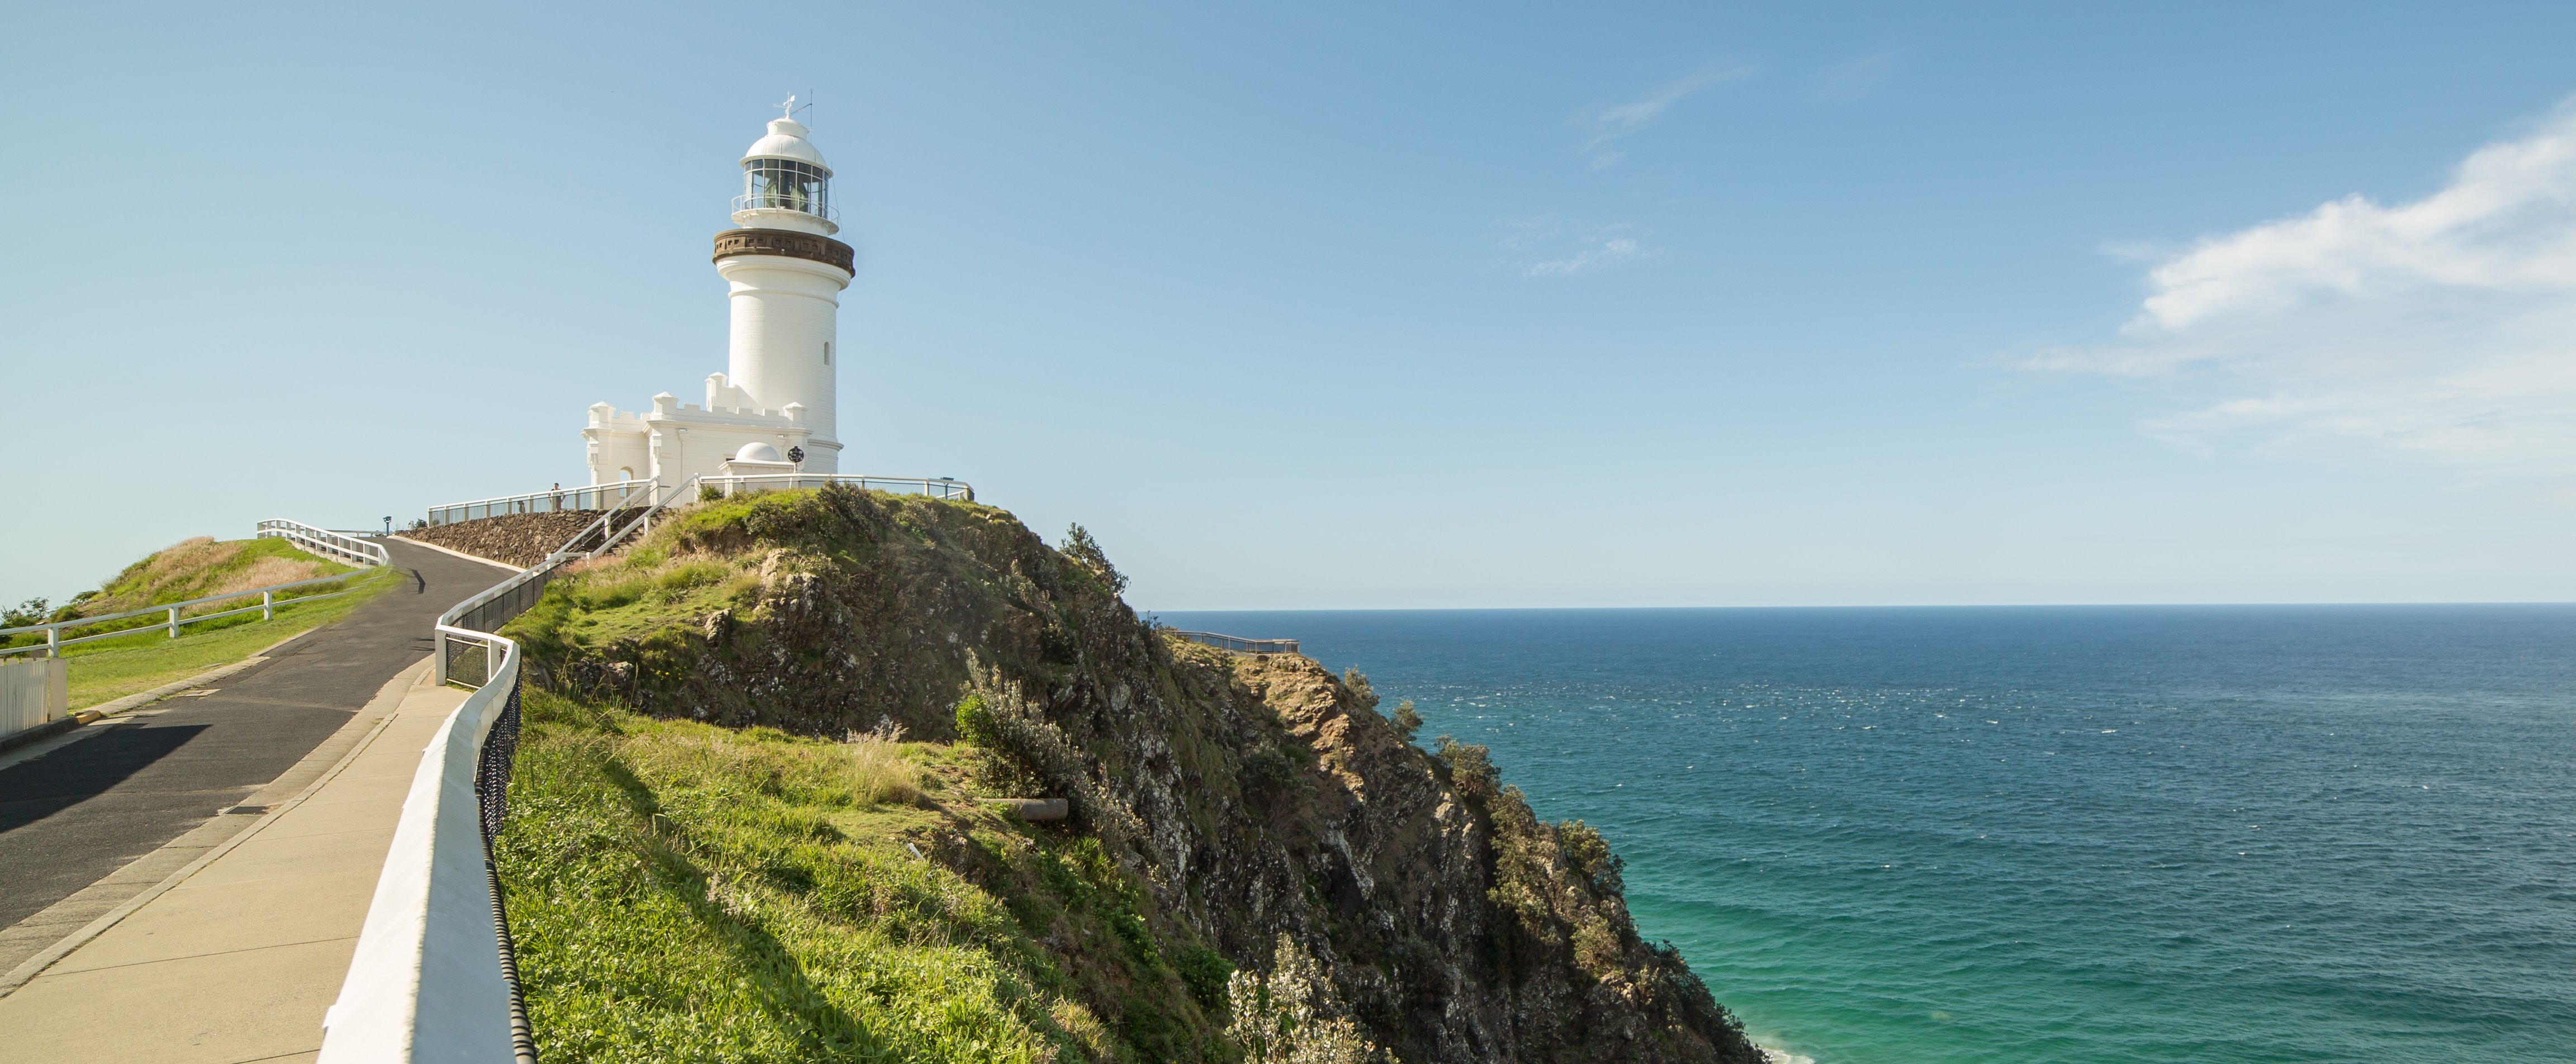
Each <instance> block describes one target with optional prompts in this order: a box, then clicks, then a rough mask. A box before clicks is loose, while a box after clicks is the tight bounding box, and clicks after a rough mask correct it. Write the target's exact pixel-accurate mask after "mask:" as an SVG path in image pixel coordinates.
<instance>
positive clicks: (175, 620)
mask: <svg viewBox="0 0 2576 1064" xmlns="http://www.w3.org/2000/svg"><path fill="white" fill-rule="evenodd" d="M170 638H172V639H177V638H179V607H177V606H172V607H170Z"/></svg>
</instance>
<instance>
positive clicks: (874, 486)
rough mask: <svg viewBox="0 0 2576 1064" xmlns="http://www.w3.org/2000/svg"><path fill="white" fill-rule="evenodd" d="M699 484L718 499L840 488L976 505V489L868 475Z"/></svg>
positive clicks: (751, 477)
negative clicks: (768, 492) (711, 490)
mask: <svg viewBox="0 0 2576 1064" xmlns="http://www.w3.org/2000/svg"><path fill="white" fill-rule="evenodd" d="M698 482H699V483H700V484H702V485H705V486H706V487H708V488H711V489H714V491H715V492H716V493H717V494H719V495H741V494H746V493H749V492H758V491H793V490H796V489H798V488H819V487H823V486H824V485H827V484H839V485H842V486H844V487H851V488H857V489H859V490H860V491H888V492H894V493H896V494H900V495H928V496H930V497H931V498H934V499H949V500H954V501H957V502H973V501H975V486H974V485H972V484H968V483H966V482H965V481H962V480H951V479H949V478H947V477H880V476H872V475H869V474H866V473H755V474H747V475H744V476H711V477H700V478H698Z"/></svg>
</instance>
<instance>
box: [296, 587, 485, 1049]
mask: <svg viewBox="0 0 2576 1064" xmlns="http://www.w3.org/2000/svg"><path fill="white" fill-rule="evenodd" d="M521 575H525V574H524V573H523V574H521ZM438 632H439V636H440V640H441V642H442V644H443V643H444V641H445V639H446V637H448V636H451V635H452V636H458V637H463V638H470V639H474V640H477V641H480V642H482V643H483V644H484V646H485V647H486V648H487V653H488V652H490V651H498V652H499V658H500V662H499V665H498V667H497V668H495V669H493V670H492V672H491V674H490V676H489V677H488V679H487V680H486V682H485V683H484V684H483V687H482V688H481V689H480V690H477V691H475V692H474V693H473V694H471V695H468V696H466V698H465V703H464V704H463V705H460V706H458V707H456V711H455V712H454V713H450V714H448V716H447V720H446V722H445V723H443V724H441V725H439V729H438V733H437V735H436V736H435V737H433V738H432V739H431V740H430V743H429V748H428V750H427V751H426V752H424V753H423V754H422V755H421V759H420V767H419V768H418V769H417V770H415V771H414V772H413V773H412V777H411V791H410V793H409V794H408V795H407V796H405V797H404V799H403V811H402V820H401V822H400V823H398V824H397V825H395V827H394V839H393V845H392V847H391V848H390V849H389V850H388V851H387V852H386V854H385V867H384V871H383V872H382V873H381V874H380V875H378V876H377V877H376V893H375V896H374V898H373V899H372V900H370V901H369V902H368V904H367V922H366V925H365V927H364V928H363V929H361V930H360V931H359V932H358V948H357V952H356V954H355V956H353V957H352V958H351V959H350V962H349V976H348V978H347V979H346V980H344V981H343V982H342V983H341V984H340V997H339V999H338V1000H337V1001H335V1002H333V1003H332V1005H331V1008H330V1011H328V1012H326V1013H324V1014H323V1018H322V1054H321V1057H320V1059H321V1060H323V1061H327V1062H332V1064H375V1062H378V1061H473V1060H481V1061H492V1062H496V1064H497V1062H499V1061H503V1060H510V1059H513V1058H514V1057H515V1058H517V1059H521V1060H526V1061H530V1062H531V1064H533V1061H534V1059H535V1058H534V1055H533V1052H529V1053H526V1054H522V1053H520V1052H519V1050H518V1048H517V1047H516V1046H515V1045H514V1043H515V1042H516V1041H517V1039H516V1038H514V1035H516V1034H519V1033H520V1032H517V1031H514V1027H516V1026H517V1024H516V1023H515V1022H514V1020H513V1018H512V1016H511V1007H510V1006H511V994H510V979H509V977H508V976H507V975H506V974H504V972H503V970H502V966H501V960H500V958H501V937H500V924H499V921H498V920H497V919H495V915H494V914H495V913H496V911H497V910H496V909H495V908H494V904H493V894H492V889H493V888H492V883H493V879H492V874H491V872H490V869H489V866H488V864H487V863H486V862H487V861H488V860H489V856H488V851H486V850H485V848H484V839H483V804H482V797H481V795H479V794H477V793H476V792H475V787H474V784H475V779H474V777H475V769H476V768H477V767H478V766H479V765H480V764H481V762H482V751H483V743H484V740H485V739H486V738H487V737H488V736H489V735H490V734H491V731H492V725H493V724H494V723H495V722H497V721H499V720H500V719H501V715H502V713H503V712H505V711H506V710H507V709H508V708H509V703H510V702H511V701H512V700H513V699H514V698H515V696H516V695H517V693H518V685H519V646H518V644H517V643H514V642H511V641H510V640H508V639H504V638H502V637H500V636H497V635H493V634H491V633H489V632H476V631H472V630H469V629H464V628H457V627H454V626H451V625H445V624H442V625H439V626H438Z"/></svg>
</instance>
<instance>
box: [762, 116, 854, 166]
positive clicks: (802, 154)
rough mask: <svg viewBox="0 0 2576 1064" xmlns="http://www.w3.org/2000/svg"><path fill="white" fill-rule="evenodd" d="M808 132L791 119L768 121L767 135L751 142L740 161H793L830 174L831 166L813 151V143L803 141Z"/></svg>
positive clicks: (821, 155) (802, 125)
mask: <svg viewBox="0 0 2576 1064" xmlns="http://www.w3.org/2000/svg"><path fill="white" fill-rule="evenodd" d="M809 132H812V131H811V130H808V129H806V128H805V126H804V124H803V123H800V122H798V121H796V120H795V119H793V118H773V119H770V120H769V135H768V136H765V137H762V138H760V139H759V140H755V141H752V142H751V150H750V151H747V152H744V153H742V161H744V162H750V161H752V160H754V159H794V160H796V161H797V162H800V163H808V164H811V165H814V166H819V167H822V168H823V171H824V172H825V173H830V172H831V170H832V165H831V164H830V163H827V162H824V161H823V153H822V152H819V151H815V150H814V142H812V141H809V140H806V139H805V134H807V133H809Z"/></svg>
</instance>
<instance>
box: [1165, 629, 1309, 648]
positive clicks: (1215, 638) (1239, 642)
mask: <svg viewBox="0 0 2576 1064" xmlns="http://www.w3.org/2000/svg"><path fill="white" fill-rule="evenodd" d="M1171 631H1172V634H1173V635H1176V636H1179V637H1181V638H1183V639H1187V640H1189V641H1190V642H1193V643H1197V644H1200V645H1202V646H1211V647H1215V648H1217V649H1219V650H1231V651H1234V652H1236V653H1238V654H1295V653H1297V652H1298V650H1297V641H1296V640H1294V639H1246V638H1244V637H1242V636H1239V635H1226V634H1224V633H1222V632H1184V631H1181V630H1180V629H1177V628H1176V629H1172V630H1171Z"/></svg>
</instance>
